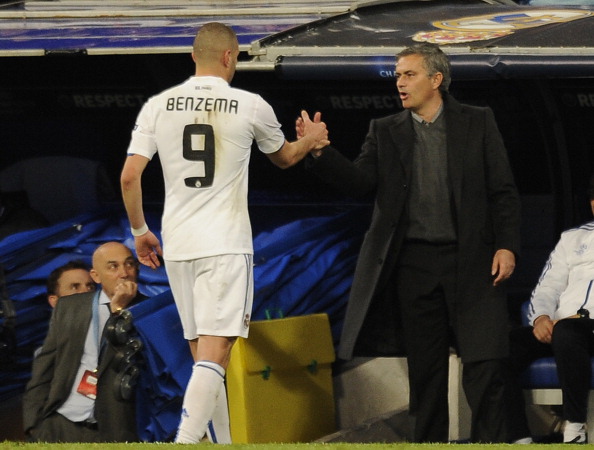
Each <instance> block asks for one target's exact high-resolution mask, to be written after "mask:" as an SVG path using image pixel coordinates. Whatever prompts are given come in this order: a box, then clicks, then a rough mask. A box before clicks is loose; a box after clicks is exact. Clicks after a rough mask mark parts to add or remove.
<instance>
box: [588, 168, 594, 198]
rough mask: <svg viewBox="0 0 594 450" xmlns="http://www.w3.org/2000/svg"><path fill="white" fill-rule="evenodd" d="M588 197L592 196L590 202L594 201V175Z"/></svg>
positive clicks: (591, 178)
mask: <svg viewBox="0 0 594 450" xmlns="http://www.w3.org/2000/svg"><path fill="white" fill-rule="evenodd" d="M588 195H589V196H590V200H594V173H592V176H591V177H590V186H589V187H588Z"/></svg>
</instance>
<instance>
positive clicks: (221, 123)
mask: <svg viewBox="0 0 594 450" xmlns="http://www.w3.org/2000/svg"><path fill="white" fill-rule="evenodd" d="M280 127H281V125H280V123H279V122H278V120H277V118H276V115H275V114H274V111H273V110H272V107H271V106H270V105H269V104H268V103H266V101H264V100H263V99H262V97H260V96H259V95H257V94H253V93H250V92H247V91H243V90H241V89H236V88H232V87H230V86H229V84H228V83H227V82H226V81H225V80H223V79H222V78H218V77H190V78H189V79H188V80H187V81H185V82H184V83H182V84H180V85H178V86H174V87H172V88H170V89H167V90H165V91H163V92H161V93H160V94H157V95H155V96H154V97H151V98H150V99H149V100H148V101H147V102H146V103H145V105H144V106H143V108H142V110H141V111H140V114H139V115H138V119H137V121H136V125H135V127H134V131H133V132H132V140H131V142H130V146H129V148H128V154H137V155H142V156H145V157H147V158H149V159H152V157H153V156H154V155H155V153H158V154H159V159H160V161H161V166H162V169H163V177H164V179H165V205H164V212H163V221H162V231H161V233H162V238H163V253H164V254H163V257H164V258H165V259H167V260H171V261H184V260H190V259H196V258H202V257H206V256H214V255H221V254H232V253H248V254H251V253H253V244H252V230H251V225H250V221H249V215H248V208H247V190H248V163H249V160H250V149H251V145H252V142H253V141H256V143H257V145H258V147H259V149H260V150H261V151H262V152H264V153H274V152H276V151H278V150H280V149H281V147H282V146H283V145H284V143H285V137H284V135H283V133H282V131H281V129H280ZM149 182H150V180H149Z"/></svg>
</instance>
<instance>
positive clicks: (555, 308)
mask: <svg viewBox="0 0 594 450" xmlns="http://www.w3.org/2000/svg"><path fill="white" fill-rule="evenodd" d="M589 197H590V204H591V207H592V213H593V214H594V174H593V175H592V178H591V179H590V186H589ZM528 320H529V322H530V325H531V326H529V327H523V328H519V329H515V330H512V332H511V334H510V345H511V347H510V348H511V350H510V354H511V356H510V368H511V372H512V377H511V382H510V390H509V392H508V394H509V395H508V405H509V416H508V417H509V431H510V442H526V443H528V442H531V441H532V438H531V437H530V430H529V428H528V423H527V420H526V413H525V409H524V408H525V405H524V399H523V396H522V388H521V386H520V384H519V382H518V377H519V375H520V374H521V373H522V371H523V370H524V369H526V368H527V367H528V365H530V363H531V362H532V361H534V360H536V359H538V358H543V357H550V356H554V357H555V362H556V365H557V374H558V376H559V382H560V384H561V390H562V392H563V418H564V419H565V423H564V430H563V441H564V442H572V443H586V442H587V441H588V435H587V429H586V417H587V412H588V411H587V410H588V394H589V391H590V382H591V381H590V380H591V377H592V368H591V367H592V366H591V357H592V356H594V221H592V222H589V223H586V224H584V225H582V226H580V227H577V228H573V229H570V230H567V231H565V232H564V233H563V234H562V235H561V239H560V240H559V242H558V243H557V245H556V246H555V249H554V250H553V252H552V253H551V255H550V256H549V260H548V261H547V263H546V265H545V268H544V270H543V272H542V275H541V276H540V279H539V281H538V284H537V286H536V288H535V289H534V291H533V292H532V297H531V299H530V308H529V316H528Z"/></svg>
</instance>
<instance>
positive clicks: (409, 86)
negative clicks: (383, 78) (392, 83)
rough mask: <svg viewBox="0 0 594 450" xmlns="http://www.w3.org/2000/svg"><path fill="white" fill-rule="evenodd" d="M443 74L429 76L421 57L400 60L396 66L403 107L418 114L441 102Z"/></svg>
mask: <svg viewBox="0 0 594 450" xmlns="http://www.w3.org/2000/svg"><path fill="white" fill-rule="evenodd" d="M442 80H443V75H442V74H441V73H439V72H438V73H436V74H433V75H429V73H428V72H427V69H426V68H425V64H424V63H423V57H422V56H421V55H407V56H402V57H400V58H398V62H397V64H396V88H397V89H398V93H399V94H400V100H401V101H402V106H403V107H404V108H406V109H410V110H412V111H414V112H415V113H417V114H420V112H421V110H422V109H423V108H424V107H426V106H427V105H429V104H431V103H433V102H435V101H436V100H441V94H440V92H439V86H440V84H441V82H442Z"/></svg>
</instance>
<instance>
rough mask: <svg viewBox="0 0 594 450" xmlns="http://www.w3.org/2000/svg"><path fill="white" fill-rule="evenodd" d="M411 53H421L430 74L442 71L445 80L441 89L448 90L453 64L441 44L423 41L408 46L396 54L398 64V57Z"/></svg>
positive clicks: (442, 90) (440, 86)
mask: <svg viewBox="0 0 594 450" xmlns="http://www.w3.org/2000/svg"><path fill="white" fill-rule="evenodd" d="M410 55H420V56H422V57H423V65H424V66H425V69H426V70H427V73H428V74H429V76H433V75H435V74H436V73H437V72H440V73H441V74H442V75H443V80H442V82H441V84H440V85H439V90H440V91H441V92H444V93H445V92H448V90H449V89H450V83H451V82H452V66H451V64H450V59H449V58H448V56H447V55H446V54H445V53H444V52H443V51H442V50H441V48H439V45H437V44H432V43H430V42H423V43H421V44H415V45H411V46H410V47H406V48H405V49H404V50H402V51H401V52H400V53H398V54H397V55H396V64H398V59H400V58H402V57H403V56H410Z"/></svg>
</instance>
